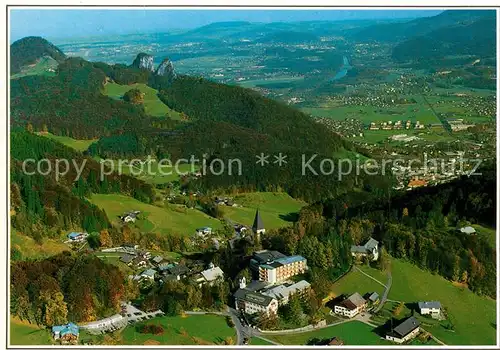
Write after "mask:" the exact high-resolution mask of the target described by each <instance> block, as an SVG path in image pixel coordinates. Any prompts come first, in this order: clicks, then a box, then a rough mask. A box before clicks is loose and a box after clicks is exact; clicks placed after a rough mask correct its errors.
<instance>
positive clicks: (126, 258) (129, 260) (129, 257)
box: [120, 254, 135, 266]
mask: <svg viewBox="0 0 500 350" xmlns="http://www.w3.org/2000/svg"><path fill="white" fill-rule="evenodd" d="M134 259H135V256H134V255H130V254H125V255H123V256H122V257H120V261H121V262H122V263H124V264H127V265H129V266H130V265H131V264H132V262H133V260H134Z"/></svg>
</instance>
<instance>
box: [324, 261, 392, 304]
mask: <svg viewBox="0 0 500 350" xmlns="http://www.w3.org/2000/svg"><path fill="white" fill-rule="evenodd" d="M358 268H359V269H360V270H361V271H363V272H364V273H366V274H368V275H370V276H372V277H373V278H375V279H376V280H378V281H380V282H382V283H383V284H386V283H387V275H386V274H385V273H383V272H382V271H380V270H377V269H374V268H371V267H369V266H364V265H363V266H358ZM355 292H358V293H359V294H361V295H363V294H365V293H371V292H377V293H378V294H379V295H382V293H383V292H384V287H383V286H382V285H381V284H379V283H377V282H376V281H374V280H372V279H371V278H368V277H367V276H365V275H364V274H363V273H361V272H360V271H358V270H356V269H354V268H353V269H352V270H351V271H350V272H349V273H348V274H346V275H345V276H344V277H342V278H341V279H339V280H338V281H337V282H335V284H334V286H333V289H332V293H333V295H332V297H337V296H339V295H341V294H347V295H349V294H353V293H355Z"/></svg>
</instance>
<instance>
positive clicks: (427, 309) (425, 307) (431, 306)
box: [418, 301, 441, 319]
mask: <svg viewBox="0 0 500 350" xmlns="http://www.w3.org/2000/svg"><path fill="white" fill-rule="evenodd" d="M418 309H419V310H420V314H421V315H431V317H432V318H436V319H439V318H440V317H441V303H440V302H439V301H420V302H419V303H418Z"/></svg>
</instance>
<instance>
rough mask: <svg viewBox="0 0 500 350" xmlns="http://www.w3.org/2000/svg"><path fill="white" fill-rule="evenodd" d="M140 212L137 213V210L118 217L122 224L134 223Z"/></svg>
mask: <svg viewBox="0 0 500 350" xmlns="http://www.w3.org/2000/svg"><path fill="white" fill-rule="evenodd" d="M140 213H141V212H140V211H138V210H133V211H129V212H127V213H123V215H122V216H120V219H121V220H122V222H125V223H127V222H135V220H136V219H137V216H138V215H139V214H140Z"/></svg>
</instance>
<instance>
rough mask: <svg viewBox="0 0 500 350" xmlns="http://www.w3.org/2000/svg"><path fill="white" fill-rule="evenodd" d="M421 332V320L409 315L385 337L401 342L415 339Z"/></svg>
mask: <svg viewBox="0 0 500 350" xmlns="http://www.w3.org/2000/svg"><path fill="white" fill-rule="evenodd" d="M419 332H420V322H419V321H418V320H417V319H416V318H415V317H413V316H411V317H408V318H407V319H405V320H404V321H403V322H401V323H400V324H399V325H398V326H397V327H395V328H394V329H393V330H391V331H390V332H388V333H387V334H386V335H385V339H387V340H390V341H393V342H395V343H398V344H401V343H404V342H406V341H408V340H410V339H413V338H415V337H416V336H417V334H418V333H419Z"/></svg>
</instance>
